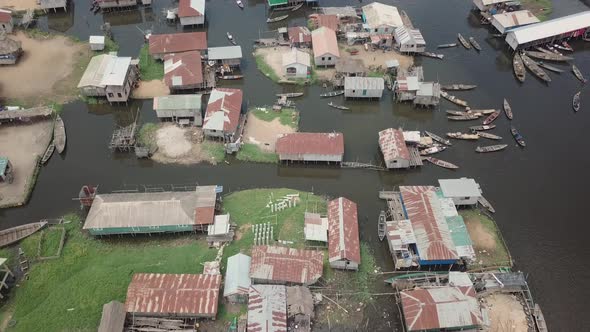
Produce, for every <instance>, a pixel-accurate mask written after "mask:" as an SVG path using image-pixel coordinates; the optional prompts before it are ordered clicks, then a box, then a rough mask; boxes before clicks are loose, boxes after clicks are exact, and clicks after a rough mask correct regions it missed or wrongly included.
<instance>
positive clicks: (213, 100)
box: [203, 88, 243, 142]
mask: <svg viewBox="0 0 590 332" xmlns="http://www.w3.org/2000/svg"><path fill="white" fill-rule="evenodd" d="M242 99H243V92H242V90H240V89H227V88H223V89H221V88H219V89H213V91H211V96H210V97H209V103H208V104H207V110H206V113H205V119H204V121H203V134H204V135H205V136H206V137H209V138H218V139H221V140H223V141H224V142H231V141H233V140H234V138H235V137H234V136H235V134H236V132H237V130H238V126H239V124H240V118H241V112H242Z"/></svg>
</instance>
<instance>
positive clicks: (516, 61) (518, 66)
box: [512, 53, 526, 83]
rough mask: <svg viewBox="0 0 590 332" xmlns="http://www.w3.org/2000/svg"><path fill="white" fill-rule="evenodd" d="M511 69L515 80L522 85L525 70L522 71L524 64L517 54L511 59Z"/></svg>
mask: <svg viewBox="0 0 590 332" xmlns="http://www.w3.org/2000/svg"><path fill="white" fill-rule="evenodd" d="M512 68H513V69H514V75H515V76H516V78H517V79H518V80H519V81H520V82H521V83H523V82H524V80H525V78H526V69H524V64H523V62H522V58H521V57H520V54H519V53H514V56H513V57H512Z"/></svg>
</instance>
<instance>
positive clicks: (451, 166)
mask: <svg viewBox="0 0 590 332" xmlns="http://www.w3.org/2000/svg"><path fill="white" fill-rule="evenodd" d="M424 160H426V161H428V162H429V163H431V164H434V165H436V166H439V167H442V168H447V169H458V168H459V166H457V165H455V164H453V163H450V162H448V161H444V160H441V159H437V158H434V157H424Z"/></svg>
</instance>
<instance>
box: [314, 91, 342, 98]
mask: <svg viewBox="0 0 590 332" xmlns="http://www.w3.org/2000/svg"><path fill="white" fill-rule="evenodd" d="M343 94H344V90H336V91H330V92H326V93H322V94H320V97H321V98H330V97H336V96H340V95H343Z"/></svg>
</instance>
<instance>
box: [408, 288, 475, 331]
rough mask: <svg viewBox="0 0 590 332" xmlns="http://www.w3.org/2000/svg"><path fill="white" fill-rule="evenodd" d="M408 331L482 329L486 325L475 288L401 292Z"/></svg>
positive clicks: (427, 289)
mask: <svg viewBox="0 0 590 332" xmlns="http://www.w3.org/2000/svg"><path fill="white" fill-rule="evenodd" d="M399 294H400V299H401V309H402V313H403V321H404V324H405V326H406V331H408V332H412V331H463V330H472V331H475V330H478V329H479V328H480V327H481V326H482V325H483V322H484V319H483V316H482V312H481V309H480V306H479V303H478V300H477V298H476V296H475V289H474V287H473V286H471V287H469V286H468V287H465V286H463V287H449V286H443V287H434V288H424V289H421V288H417V289H412V290H405V291H400V293H399Z"/></svg>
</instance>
